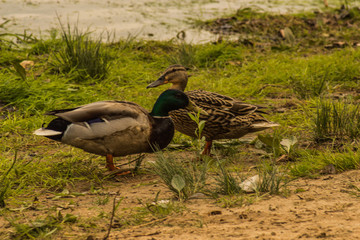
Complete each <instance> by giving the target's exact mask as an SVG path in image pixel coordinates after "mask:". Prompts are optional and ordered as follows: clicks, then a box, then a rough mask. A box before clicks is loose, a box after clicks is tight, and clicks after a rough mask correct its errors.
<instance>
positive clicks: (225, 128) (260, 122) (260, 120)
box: [148, 65, 278, 154]
mask: <svg viewBox="0 0 360 240" xmlns="http://www.w3.org/2000/svg"><path fill="white" fill-rule="evenodd" d="M187 81H188V75H187V72H186V69H185V68H184V67H183V66H181V65H172V66H170V67H168V68H167V69H166V70H165V72H164V73H163V74H162V75H161V76H160V78H159V79H158V80H157V81H155V82H153V83H151V84H150V85H148V88H149V87H156V86H159V85H162V84H166V83H172V86H171V87H170V88H171V89H178V90H181V91H184V90H185V87H186V84H187ZM185 93H186V95H187V96H188V97H189V99H190V100H191V101H192V102H193V103H194V104H195V105H197V106H198V107H200V108H201V109H203V110H205V111H206V112H207V113H208V115H204V114H200V120H204V121H205V127H204V129H203V131H202V136H205V139H206V141H207V144H206V147H205V149H204V152H203V154H210V148H211V144H212V140H218V139H233V138H240V137H242V136H244V135H246V134H248V133H252V132H257V131H261V130H264V129H267V128H270V127H274V126H278V124H276V123H273V122H270V121H268V120H267V119H265V118H264V117H263V116H262V115H261V113H264V112H263V111H262V108H261V107H259V106H256V105H252V104H248V103H244V102H241V101H238V100H236V99H233V98H231V97H228V96H224V95H221V94H218V93H213V92H208V91H204V90H194V91H187V92H185ZM170 117H171V119H172V120H173V122H174V124H175V129H176V130H177V131H179V132H181V133H183V134H186V135H188V136H191V137H196V134H195V131H196V129H197V124H196V123H195V122H194V121H193V120H192V119H191V118H190V117H189V115H188V111H187V110H184V109H179V110H175V111H172V112H170Z"/></svg>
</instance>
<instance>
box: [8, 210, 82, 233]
mask: <svg viewBox="0 0 360 240" xmlns="http://www.w3.org/2000/svg"><path fill="white" fill-rule="evenodd" d="M76 221H77V216H75V215H72V214H69V213H67V214H66V215H65V216H63V215H62V214H61V212H60V211H59V212H58V213H57V214H56V216H52V215H48V216H46V217H45V218H44V219H36V220H35V221H31V222H29V223H15V222H14V221H10V223H11V225H13V226H14V227H15V230H16V233H15V234H14V237H15V238H16V239H24V238H29V239H35V238H39V239H43V238H48V237H50V236H51V235H52V234H54V233H55V232H56V231H58V230H59V229H61V225H62V224H64V223H74V222H76Z"/></svg>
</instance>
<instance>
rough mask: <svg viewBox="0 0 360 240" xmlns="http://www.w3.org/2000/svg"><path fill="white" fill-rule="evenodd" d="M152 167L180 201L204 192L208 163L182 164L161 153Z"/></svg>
mask: <svg viewBox="0 0 360 240" xmlns="http://www.w3.org/2000/svg"><path fill="white" fill-rule="evenodd" d="M152 167H153V169H152V171H153V172H154V173H156V174H157V175H158V176H159V177H160V178H161V179H162V180H163V181H164V183H165V185H166V186H167V187H168V188H169V189H170V190H171V191H173V192H174V193H175V195H176V197H177V198H178V199H180V200H186V199H188V198H189V197H190V196H191V195H192V194H194V193H197V192H200V191H202V190H203V189H204V187H205V181H206V175H207V169H208V161H204V162H203V163H200V164H197V163H193V162H190V163H180V162H177V161H176V160H175V158H174V157H172V156H168V157H166V156H165V154H164V153H159V154H158V158H157V159H156V161H155V163H153V164H152Z"/></svg>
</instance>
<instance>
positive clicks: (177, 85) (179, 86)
mask: <svg viewBox="0 0 360 240" xmlns="http://www.w3.org/2000/svg"><path fill="white" fill-rule="evenodd" d="M187 82H188V78H187V76H184V78H183V79H182V80H181V81H176V82H172V86H171V87H170V88H169V89H176V90H180V91H183V92H184V91H185V88H186V85H187Z"/></svg>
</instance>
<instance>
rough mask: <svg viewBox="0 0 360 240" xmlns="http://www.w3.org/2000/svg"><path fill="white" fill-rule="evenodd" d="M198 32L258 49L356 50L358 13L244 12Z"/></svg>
mask: <svg viewBox="0 0 360 240" xmlns="http://www.w3.org/2000/svg"><path fill="white" fill-rule="evenodd" d="M202 28H204V29H206V30H208V31H210V32H212V33H214V34H220V35H236V36H238V41H239V42H240V43H242V44H244V45H250V46H257V47H262V48H264V47H271V48H273V49H277V48H278V49H286V48H287V47H290V46H291V47H293V46H297V47H301V48H304V49H308V48H310V49H311V48H318V47H321V48H324V49H333V48H343V47H346V46H355V47H357V46H360V42H359V37H360V35H359V32H360V31H359V28H360V9H359V8H358V7H355V8H345V7H344V6H343V7H342V8H340V9H336V10H331V11H327V12H320V11H315V12H314V13H313V14H303V15H299V14H296V15H292V14H287V15H282V14H280V15H276V14H270V13H259V12H255V11H253V10H252V9H250V8H244V9H239V10H238V11H237V13H236V14H235V15H234V16H231V17H227V18H218V19H216V20H214V21H208V22H205V23H204V25H203V26H202Z"/></svg>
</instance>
